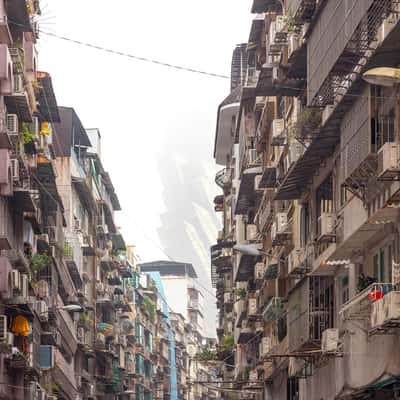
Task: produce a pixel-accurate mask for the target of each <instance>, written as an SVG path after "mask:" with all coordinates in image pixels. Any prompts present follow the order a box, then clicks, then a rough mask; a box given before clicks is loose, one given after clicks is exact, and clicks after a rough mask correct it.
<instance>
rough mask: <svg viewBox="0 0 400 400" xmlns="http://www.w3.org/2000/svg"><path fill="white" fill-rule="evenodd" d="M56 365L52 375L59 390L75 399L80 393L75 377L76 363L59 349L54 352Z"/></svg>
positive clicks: (69, 397)
mask: <svg viewBox="0 0 400 400" xmlns="http://www.w3.org/2000/svg"><path fill="white" fill-rule="evenodd" d="M54 365H55V368H54V370H53V371H52V376H53V379H54V380H55V382H57V384H58V386H59V388H60V389H59V390H60V391H61V392H63V393H65V394H66V395H67V398H68V399H74V398H75V397H76V396H77V394H78V389H77V383H76V378H75V368H74V363H73V362H71V363H69V362H67V360H66V359H65V358H64V356H63V355H62V354H61V353H60V351H59V350H58V349H55V352H54Z"/></svg>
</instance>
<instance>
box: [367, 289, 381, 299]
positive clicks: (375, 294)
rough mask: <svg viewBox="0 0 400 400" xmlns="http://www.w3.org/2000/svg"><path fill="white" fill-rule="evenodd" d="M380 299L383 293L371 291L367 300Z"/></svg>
mask: <svg viewBox="0 0 400 400" xmlns="http://www.w3.org/2000/svg"><path fill="white" fill-rule="evenodd" d="M382 297H383V293H382V292H381V291H380V290H372V291H371V292H369V293H368V298H369V299H370V300H371V301H376V300H379V299H381V298H382Z"/></svg>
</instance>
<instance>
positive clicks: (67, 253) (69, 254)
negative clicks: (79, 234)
mask: <svg viewBox="0 0 400 400" xmlns="http://www.w3.org/2000/svg"><path fill="white" fill-rule="evenodd" d="M64 257H66V258H73V257H74V249H73V248H72V246H71V244H70V243H69V242H64Z"/></svg>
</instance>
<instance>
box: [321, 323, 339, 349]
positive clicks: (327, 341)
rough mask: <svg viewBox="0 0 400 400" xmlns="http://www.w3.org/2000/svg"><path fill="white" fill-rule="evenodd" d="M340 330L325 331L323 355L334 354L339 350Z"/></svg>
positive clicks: (322, 343)
mask: <svg viewBox="0 0 400 400" xmlns="http://www.w3.org/2000/svg"><path fill="white" fill-rule="evenodd" d="M339 344H340V341H339V329H337V328H332V329H325V330H324V331H323V332H322V340H321V351H322V353H334V352H337V351H338V350H339Z"/></svg>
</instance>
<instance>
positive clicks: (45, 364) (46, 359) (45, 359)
mask: <svg viewBox="0 0 400 400" xmlns="http://www.w3.org/2000/svg"><path fill="white" fill-rule="evenodd" d="M54 354H55V347H54V346H48V345H40V351H39V364H40V369H43V370H48V369H52V368H54Z"/></svg>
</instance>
